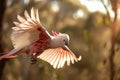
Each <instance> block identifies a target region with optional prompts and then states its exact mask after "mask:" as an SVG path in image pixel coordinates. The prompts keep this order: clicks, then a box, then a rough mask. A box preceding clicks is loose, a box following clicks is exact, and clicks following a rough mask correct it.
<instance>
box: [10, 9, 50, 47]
mask: <svg viewBox="0 0 120 80" xmlns="http://www.w3.org/2000/svg"><path fill="white" fill-rule="evenodd" d="M24 15H25V19H24V18H23V17H21V16H19V15H18V16H17V18H18V20H19V22H14V24H15V27H13V28H12V29H13V32H12V35H11V39H12V43H13V45H14V48H15V49H18V48H24V47H26V46H28V45H30V44H32V43H34V42H35V41H37V40H39V39H40V38H42V37H45V38H44V41H45V40H46V39H49V38H50V35H49V33H48V32H47V30H46V29H45V28H44V27H43V26H42V25H41V23H40V20H39V14H38V10H35V9H34V8H32V9H31V14H30V15H29V14H28V12H27V11H25V12H24Z"/></svg>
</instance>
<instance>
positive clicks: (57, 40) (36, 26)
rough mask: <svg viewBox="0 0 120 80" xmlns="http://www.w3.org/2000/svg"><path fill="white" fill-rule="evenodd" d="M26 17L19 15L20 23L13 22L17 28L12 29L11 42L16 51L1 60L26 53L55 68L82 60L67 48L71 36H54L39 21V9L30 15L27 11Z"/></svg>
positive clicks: (1, 57) (60, 34)
mask: <svg viewBox="0 0 120 80" xmlns="http://www.w3.org/2000/svg"><path fill="white" fill-rule="evenodd" d="M24 15H25V19H24V18H23V17H21V16H19V15H18V16H17V18H18V20H19V22H13V23H14V24H15V27H12V29H13V32H12V35H11V40H12V43H13V46H14V49H13V50H11V51H10V52H8V53H7V54H5V55H3V56H0V59H3V58H7V57H9V56H11V55H15V54H17V53H21V52H24V53H27V54H30V55H32V56H33V57H34V58H40V59H42V60H44V61H47V62H48V63H50V64H51V65H52V66H53V67H54V68H62V67H63V66H64V64H65V63H66V62H67V65H70V63H74V62H77V61H79V60H81V56H79V58H77V57H76V56H75V55H74V53H73V52H72V51H71V50H70V49H69V48H68V47H67V45H68V43H69V35H67V34H63V33H59V34H57V33H56V32H54V31H52V34H53V35H50V34H49V33H48V31H47V30H46V29H45V28H44V27H43V26H42V24H41V22H40V20H39V14H38V10H37V9H34V8H32V9H31V14H30V15H29V14H28V12H27V11H25V12H24Z"/></svg>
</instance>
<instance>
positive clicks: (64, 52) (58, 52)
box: [38, 46, 81, 68]
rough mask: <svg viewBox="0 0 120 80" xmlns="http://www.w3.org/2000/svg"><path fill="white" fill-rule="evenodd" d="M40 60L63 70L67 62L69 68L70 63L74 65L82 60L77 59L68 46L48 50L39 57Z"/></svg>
mask: <svg viewBox="0 0 120 80" xmlns="http://www.w3.org/2000/svg"><path fill="white" fill-rule="evenodd" d="M38 58H40V59H42V60H44V61H47V62H48V63H50V64H51V65H52V66H53V67H54V68H62V67H63V66H64V65H65V63H66V62H67V65H68V66H69V65H70V63H72V64H74V62H77V61H79V60H81V56H79V58H77V57H76V56H75V55H74V53H73V52H72V51H71V50H70V49H69V48H68V47H67V46H64V47H60V48H54V49H47V50H45V51H44V52H43V53H42V54H41V55H40V56H38Z"/></svg>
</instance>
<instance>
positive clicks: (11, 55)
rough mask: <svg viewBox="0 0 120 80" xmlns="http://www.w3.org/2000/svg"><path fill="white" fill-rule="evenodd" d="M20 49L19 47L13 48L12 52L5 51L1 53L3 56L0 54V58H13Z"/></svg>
mask: <svg viewBox="0 0 120 80" xmlns="http://www.w3.org/2000/svg"><path fill="white" fill-rule="evenodd" d="M18 51H20V50H18V49H13V50H11V51H10V52H4V53H1V55H2V56H0V60H1V59H4V58H13V57H15V56H13V55H14V54H16V53H17V52H18Z"/></svg>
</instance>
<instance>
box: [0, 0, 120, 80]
mask: <svg viewBox="0 0 120 80" xmlns="http://www.w3.org/2000/svg"><path fill="white" fill-rule="evenodd" d="M119 5H120V0H1V2H0V52H3V51H10V50H11V49H13V45H12V43H11V39H10V35H11V32H12V29H11V28H12V27H14V26H15V25H14V24H13V21H17V18H16V16H17V14H19V15H21V16H23V13H24V10H27V11H28V12H30V9H31V8H32V7H34V8H37V9H38V10H39V15H40V20H41V23H42V24H43V25H44V27H45V28H46V29H47V30H48V31H49V33H51V31H52V30H54V31H57V32H62V33H67V34H69V35H70V38H71V39H70V45H69V47H70V49H71V50H72V51H73V52H74V53H75V55H76V56H79V55H82V60H81V61H79V62H77V63H75V64H72V65H71V66H64V67H63V68H62V69H56V70H55V69H53V67H52V66H51V65H50V64H48V63H47V62H44V61H42V60H40V59H38V62H37V63H36V64H33V65H31V64H30V59H29V57H28V55H26V54H21V55H19V56H18V57H16V58H14V59H4V60H1V61H0V80H120V35H119V27H120V22H119V20H120V9H119V8H120V6H119Z"/></svg>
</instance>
